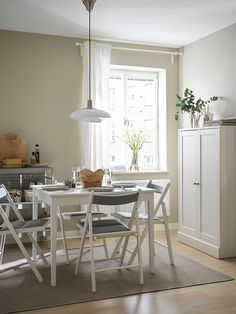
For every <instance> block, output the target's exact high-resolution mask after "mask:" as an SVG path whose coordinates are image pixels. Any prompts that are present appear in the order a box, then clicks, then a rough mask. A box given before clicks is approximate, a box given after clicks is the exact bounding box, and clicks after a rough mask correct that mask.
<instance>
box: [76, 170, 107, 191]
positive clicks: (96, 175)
mask: <svg viewBox="0 0 236 314" xmlns="http://www.w3.org/2000/svg"><path fill="white" fill-rule="evenodd" d="M103 175H104V170H102V169H97V170H96V171H94V172H93V171H92V170H90V169H86V168H84V169H82V170H81V171H80V179H81V181H82V183H83V187H84V188H89V187H95V186H102V180H103Z"/></svg>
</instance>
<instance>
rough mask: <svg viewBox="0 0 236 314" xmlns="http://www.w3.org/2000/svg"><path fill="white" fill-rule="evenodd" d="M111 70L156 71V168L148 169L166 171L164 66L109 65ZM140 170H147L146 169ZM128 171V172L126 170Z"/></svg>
mask: <svg viewBox="0 0 236 314" xmlns="http://www.w3.org/2000/svg"><path fill="white" fill-rule="evenodd" d="M110 68H111V69H112V70H126V71H137V72H154V73H158V93H157V103H158V105H157V110H158V115H157V117H158V119H157V123H158V137H157V143H158V146H157V150H158V152H157V153H158V155H159V156H158V157H159V158H158V161H159V163H158V168H157V169H153V170H150V171H167V140H166V139H167V135H166V132H167V125H166V121H167V118H166V69H164V68H150V67H137V66H127V65H115V64H113V65H111V67H110ZM140 172H149V171H147V170H144V171H142V170H141V171H140ZM128 173H129V172H128Z"/></svg>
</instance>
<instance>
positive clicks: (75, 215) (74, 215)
mask: <svg viewBox="0 0 236 314" xmlns="http://www.w3.org/2000/svg"><path fill="white" fill-rule="evenodd" d="M86 214H87V212H86V211H79V212H64V213H62V214H61V215H62V217H63V219H65V220H72V219H76V220H80V219H85V217H86ZM92 215H93V218H101V217H106V216H107V215H106V214H105V213H100V212H94V211H93V212H92Z"/></svg>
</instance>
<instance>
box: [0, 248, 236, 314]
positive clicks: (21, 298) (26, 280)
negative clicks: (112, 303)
mask: <svg viewBox="0 0 236 314" xmlns="http://www.w3.org/2000/svg"><path fill="white" fill-rule="evenodd" d="M97 250H99V253H98V255H100V256H99V257H101V256H102V255H103V254H104V252H103V250H102V248H100V249H97ZM11 254H12V255H9V254H8V256H7V260H8V261H10V259H11V258H12V257H13V255H14V254H13V253H11ZM76 254H77V251H76V250H74V251H72V252H70V259H71V263H70V265H65V258H64V256H63V255H62V254H60V255H59V256H58V268H57V286H56V287H51V286H50V269H49V268H44V267H43V266H42V265H41V264H40V263H39V268H40V272H41V274H42V276H43V278H44V280H45V281H44V282H43V283H42V284H40V283H39V282H38V281H37V279H36V278H35V277H34V275H33V273H32V272H31V269H29V267H28V265H27V264H25V263H20V265H19V267H17V268H16V267H14V268H13V267H12V268H10V269H9V270H3V269H1V268H0V304H1V305H0V313H12V312H19V311H26V310H32V309H40V308H46V307H53V306H60V305H66V304H72V303H79V302H87V301H93V300H99V299H107V298H113V297H120V296H127V295H132V294H139V293H146V292H152V291H161V290H167V289H175V288H181V287H189V286H194V285H203V284H209V283H213V282H214V283H215V282H221V281H228V280H232V279H233V278H232V277H230V276H227V275H225V274H222V273H220V272H217V271H215V270H212V269H210V268H207V267H205V266H203V265H201V264H199V263H196V262H194V261H192V260H190V259H188V258H186V257H183V256H181V255H177V254H174V259H175V265H170V264H169V259H168V254H167V250H166V249H165V248H161V247H159V248H158V250H157V255H156V256H155V273H154V274H149V273H148V250H147V244H144V246H143V259H144V281H145V284H144V286H143V287H141V286H139V285H138V270H136V269H132V270H122V271H110V272H100V273H97V275H96V279H97V293H96V294H93V293H92V292H91V281H90V267H89V263H84V264H82V268H81V273H80V276H79V277H75V276H74V269H75V258H76V256H77V255H76ZM48 259H49V260H50V257H48ZM86 259H87V260H89V256H88V257H87V258H86V256H85V260H86ZM111 263H114V262H110V261H109V264H107V262H106V264H104V262H100V263H99V265H98V266H104V267H110V266H111ZM113 265H114V264H113ZM3 266H4V268H5V267H7V266H8V267H9V266H11V264H10V263H8V264H5V263H4V265H3Z"/></svg>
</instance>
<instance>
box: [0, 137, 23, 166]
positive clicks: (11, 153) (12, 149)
mask: <svg viewBox="0 0 236 314" xmlns="http://www.w3.org/2000/svg"><path fill="white" fill-rule="evenodd" d="M7 158H20V159H22V161H25V162H26V159H27V154H26V140H25V139H15V140H8V139H0V161H2V160H3V159H7Z"/></svg>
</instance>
